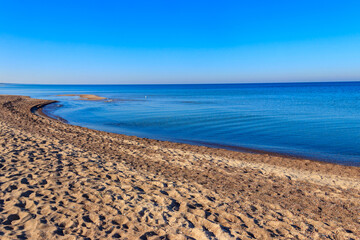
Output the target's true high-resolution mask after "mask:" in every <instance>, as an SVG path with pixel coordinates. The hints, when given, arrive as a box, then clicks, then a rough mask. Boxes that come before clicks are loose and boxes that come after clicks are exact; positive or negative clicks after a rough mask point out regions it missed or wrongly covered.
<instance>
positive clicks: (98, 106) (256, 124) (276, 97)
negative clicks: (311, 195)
mask: <svg viewBox="0 0 360 240" xmlns="http://www.w3.org/2000/svg"><path fill="white" fill-rule="evenodd" d="M72 93H73V94H85V93H86V94H96V95H99V96H104V97H107V98H109V99H111V100H112V101H82V100H78V99H77V98H76V97H59V96H56V95H57V94H72ZM0 94H17V95H27V96H31V97H34V98H44V99H52V100H58V101H59V103H56V105H49V106H47V107H46V108H45V111H46V112H48V113H49V114H53V115H57V116H59V117H61V118H64V119H66V120H67V121H68V122H69V123H70V124H74V125H80V126H85V127H89V128H93V129H97V130H103V131H108V132H114V133H122V134H127V135H135V136H139V137H147V138H153V139H159V140H171V141H176V142H185V143H193V144H199V145H209V146H221V147H225V148H234V147H235V148H236V147H244V148H250V149H256V150H264V151H270V152H276V153H284V154H290V155H295V156H300V157H305V158H310V159H316V160H323V161H328V162H334V163H339V164H345V165H353V166H360V82H342V83H340V82H337V83H277V84H201V85H20V84H3V85H0ZM60 106H61V107H60Z"/></svg>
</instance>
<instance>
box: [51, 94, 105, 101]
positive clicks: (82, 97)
mask: <svg viewBox="0 0 360 240" xmlns="http://www.w3.org/2000/svg"><path fill="white" fill-rule="evenodd" d="M56 96H59V97H65V96H69V97H80V100H89V101H98V100H104V99H106V97H100V96H97V95H94V94H59V95H56Z"/></svg>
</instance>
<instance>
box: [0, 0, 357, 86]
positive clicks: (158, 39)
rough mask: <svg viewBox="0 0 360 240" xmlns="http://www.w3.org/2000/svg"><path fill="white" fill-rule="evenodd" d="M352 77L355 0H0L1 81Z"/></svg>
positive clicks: (354, 75) (225, 80) (139, 81)
mask: <svg viewBox="0 0 360 240" xmlns="http://www.w3.org/2000/svg"><path fill="white" fill-rule="evenodd" d="M355 80H360V1H346V0H343V1H332V0H328V1H320V0H318V1H314V0H312V1H308V0H302V1H288V0H284V1H279V0H273V1H256V0H252V1H250V0H249V1H248V0H244V1H239V0H234V1H230V0H222V1H211V0H209V1H202V0H198V1H188V0H182V1H180V0H171V1H170V0H163V1H160V0H152V1H145V0H143V1H139V0H132V1H106V0H102V1H92V0H87V1H80V0H79V1H69V0H61V1H58V0H52V1H37V0H32V1H28V0H21V1H20V0H11V1H8V0H0V83H1V82H6V83H40V84H158V83H160V84H161V83H169V84H171V83H242V82H244V83H245V82H246V83H249V82H306V81H355Z"/></svg>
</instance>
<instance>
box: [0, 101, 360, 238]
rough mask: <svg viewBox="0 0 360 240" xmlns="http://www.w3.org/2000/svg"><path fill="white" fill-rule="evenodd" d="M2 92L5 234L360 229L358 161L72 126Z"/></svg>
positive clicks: (0, 177) (199, 234) (303, 234)
mask: <svg viewBox="0 0 360 240" xmlns="http://www.w3.org/2000/svg"><path fill="white" fill-rule="evenodd" d="M48 102H49V101H47V100H37V99H31V98H28V97H21V96H0V119H1V121H0V135H1V138H0V152H1V155H0V169H1V172H0V173H1V174H0V183H1V184H0V188H1V192H0V237H1V238H2V239H16V238H21V237H22V238H29V239H86V238H88V239H114V238H120V239H270V238H274V239H351V238H353V239H357V238H358V237H359V236H360V230H359V229H360V219H359V212H360V189H359V185H360V184H359V182H360V170H359V168H356V167H346V166H340V165H335V164H327V163H321V162H314V161H309V160H298V159H290V158H285V157H279V156H270V155H264V154H250V153H238V152H232V151H228V150H222V149H212V148H207V147H199V146H192V145H187V144H178V143H171V142H164V141H156V140H150V139H142V138H137V137H131V136H124V135H119V134H111V133H105V132H101V131H95V130H91V129H87V128H82V127H77V126H71V125H68V124H65V123H62V122H60V121H56V120H52V119H47V118H43V117H41V116H38V115H35V114H32V113H31V111H30V110H31V109H32V108H33V107H34V106H38V105H39V104H46V103H48Z"/></svg>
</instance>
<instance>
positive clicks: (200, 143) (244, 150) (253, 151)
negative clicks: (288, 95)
mask: <svg viewBox="0 0 360 240" xmlns="http://www.w3.org/2000/svg"><path fill="white" fill-rule="evenodd" d="M72 95H74V94H72ZM58 96H60V95H58ZM63 96H64V95H63ZM77 96H78V95H77ZM97 97H98V96H97ZM49 101H52V102H50V103H46V104H43V105H42V106H39V107H38V109H37V111H38V113H39V115H41V116H43V117H45V118H51V119H54V120H58V121H61V122H63V123H66V124H70V123H68V121H67V120H66V119H64V118H61V117H58V116H56V117H55V118H54V117H51V116H48V115H46V114H45V113H44V112H43V111H42V108H44V107H46V106H47V105H49V104H53V103H57V102H58V101H53V100H49ZM70 125H71V124H70ZM78 126H80V125H78ZM80 127H82V126H80ZM85 128H86V127H85ZM92 130H96V129H92ZM96 131H101V132H107V131H103V130H96ZM107 133H112V134H119V135H125V136H134V137H138V136H136V135H126V134H123V133H115V132H107ZM138 138H142V139H150V140H154V141H165V142H173V143H179V144H189V145H193V146H203V147H209V148H215V149H224V150H229V151H235V152H241V153H250V154H264V155H270V156H275V157H285V158H289V159H297V160H310V161H314V162H319V163H325V164H335V165H342V166H349V167H360V163H357V164H355V165H354V164H352V163H348V162H343V163H336V162H331V161H328V160H327V159H326V158H316V157H306V156H301V155H298V154H291V153H279V152H272V151H267V150H261V149H254V148H247V147H241V146H233V145H226V144H220V143H211V142H204V141H196V140H184V139H155V138H154V139H153V138H147V137H138Z"/></svg>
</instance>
